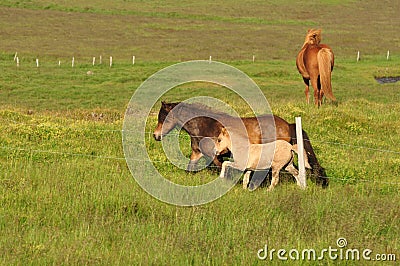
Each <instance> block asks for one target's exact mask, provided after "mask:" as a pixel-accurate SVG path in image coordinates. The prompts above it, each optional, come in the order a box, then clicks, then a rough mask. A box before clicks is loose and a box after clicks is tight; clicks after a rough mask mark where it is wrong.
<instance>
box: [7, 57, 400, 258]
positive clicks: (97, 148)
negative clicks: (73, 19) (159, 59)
mask: <svg viewBox="0 0 400 266" xmlns="http://www.w3.org/2000/svg"><path fill="white" fill-rule="evenodd" d="M232 63H233V65H235V66H236V67H238V68H240V69H242V70H243V71H245V72H246V73H248V74H249V75H250V77H252V78H253V79H254V80H255V81H256V82H258V83H259V84H260V87H261V89H262V90H263V92H264V93H265V95H266V96H267V98H268V100H269V102H270V104H271V106H272V109H273V111H274V113H276V114H278V115H280V116H282V117H284V118H285V119H287V120H288V121H291V122H292V121H293V120H294V116H297V115H301V116H302V118H303V125H304V128H305V130H306V131H307V132H308V133H309V135H310V138H311V140H312V143H313V145H314V148H315V151H316V154H317V156H318V158H319V159H320V161H321V164H322V166H324V167H325V168H326V170H327V174H328V176H329V177H330V178H331V180H330V187H329V188H328V189H326V190H323V189H320V188H318V187H316V186H315V185H314V184H313V183H311V182H310V181H308V188H307V190H305V191H301V190H299V189H298V188H297V187H296V185H295V184H294V183H292V182H291V181H290V178H288V176H286V175H284V174H283V177H282V183H281V184H280V185H279V186H278V187H277V189H276V190H275V191H274V192H273V193H267V192H266V190H265V189H263V188H260V189H258V190H256V191H255V192H252V193H250V192H248V191H244V190H243V189H242V188H241V186H239V185H237V186H236V187H234V188H233V189H232V190H231V191H229V192H228V193H227V194H226V195H225V196H223V197H222V198H220V199H218V200H216V201H214V202H212V203H210V204H207V205H204V206H198V207H177V206H171V205H167V204H165V203H162V202H159V201H158V200H156V199H154V198H152V197H151V196H150V195H148V194H146V193H145V192H144V191H143V190H142V189H141V188H140V187H139V186H138V185H137V184H136V182H135V181H134V179H133V178H132V176H131V174H130V172H129V170H128V168H127V167H126V164H125V161H124V158H123V152H122V148H121V132H120V130H121V127H122V121H123V113H124V108H125V106H126V104H127V101H128V100H129V98H130V96H131V94H132V93H133V92H134V90H135V87H136V86H138V85H139V83H140V82H141V81H142V80H144V79H145V78H146V77H147V76H148V75H149V74H150V73H149V72H151V71H156V70H157V68H159V67H160V68H161V67H163V66H164V65H165V64H163V63H159V64H158V63H157V64H149V65H137V66H135V67H132V66H131V65H129V64H128V63H126V64H120V65H116V66H115V67H114V68H111V69H110V68H109V67H104V66H103V67H101V66H97V68H94V70H93V71H94V74H93V75H92V76H87V75H86V69H88V68H87V66H82V67H78V68H76V69H70V68H66V67H65V68H61V69H59V68H57V67H43V68H41V69H39V70H37V69H36V68H35V67H31V68H30V67H24V68H20V69H16V68H15V67H13V66H7V67H5V68H4V77H5V78H4V79H3V88H6V89H5V90H3V91H2V94H3V95H5V96H6V97H1V98H0V99H1V101H2V106H3V107H2V109H1V112H0V119H1V124H0V125H1V126H0V130H1V132H2V134H1V137H0V146H1V149H0V167H1V171H0V172H1V175H0V177H1V178H0V180H1V186H0V188H1V193H0V195H1V202H2V204H1V209H0V218H1V219H0V221H1V222H0V230H1V236H2V237H1V238H0V241H1V245H0V246H1V248H0V252H1V254H2V256H1V258H2V263H4V264H9V263H15V264H17V263H23V264H63V263H68V264H137V263H141V264H176V263H178V264H196V265H197V264H243V263H245V264H258V263H264V262H265V261H260V260H259V259H258V258H257V251H258V250H259V249H261V248H263V247H264V246H265V244H268V246H269V247H270V248H271V249H272V248H275V249H279V248H283V249H286V250H290V249H292V248H296V249H299V250H302V249H307V248H313V249H315V250H322V249H324V248H328V247H329V246H332V247H335V245H336V240H337V239H338V238H339V237H345V238H346V239H347V241H348V247H349V248H358V249H365V248H370V249H372V250H373V251H374V252H375V253H395V254H396V253H397V254H398V251H399V238H398V234H397V233H396V232H398V230H399V229H400V228H399V226H400V224H399V223H398V218H399V212H398V209H399V208H398V207H399V205H398V202H399V199H400V198H399V196H400V194H399V182H400V180H399V179H398V176H399V174H400V168H399V167H398V165H399V160H398V152H399V149H398V147H397V146H396V144H397V143H398V142H399V137H398V136H399V134H398V133H399V132H398V130H399V128H400V125H399V124H398V123H399V122H398V121H397V113H398V111H399V105H398V101H397V100H396V99H398V98H396V97H398V95H399V94H398V93H399V86H398V84H387V85H378V84H377V83H376V84H375V81H374V80H373V77H374V75H377V74H376V73H379V72H380V71H381V70H382V69H386V68H387V69H388V71H396V70H395V66H396V62H393V61H389V62H387V61H382V60H377V59H373V60H372V59H371V60H370V61H367V60H365V61H364V62H362V63H361V62H359V63H356V62H355V61H353V60H347V61H339V62H338V63H337V68H336V69H335V71H334V74H333V75H334V80H333V84H334V85H333V87H334V93H335V95H336V96H337V98H338V99H339V106H338V107H336V106H332V105H329V104H325V105H323V106H322V107H321V108H319V109H317V108H315V107H314V106H312V105H310V106H309V105H306V104H305V99H304V95H303V92H302V91H303V86H302V85H301V82H299V79H300V77H299V75H297V73H296V71H295V69H293V66H292V62H286V61H282V62H274V61H273V62H258V63H255V64H252V63H250V62H232ZM133 69H134V70H135V71H132V70H133ZM260 69H263V70H260ZM348 69H353V71H352V72H351V73H349V72H348ZM340 76H341V78H339V77H340ZM7 79H8V80H7ZM283 79H284V80H285V82H283V83H282V82H281V80H283ZM9 84H12V85H9ZM63 84H64V85H63ZM11 87H12V88H11ZM77 88H79V89H77ZM110 88H113V91H112V93H111V92H109V89H110ZM348 88H354V90H353V91H354V94H352V93H351V90H350V89H348ZM74 91H76V92H79V93H78V94H76V93H74ZM222 92H223V93H222ZM383 92H385V93H383ZM202 93H205V94H207V95H209V96H215V97H220V98H223V99H224V97H225V98H226V99H227V100H228V101H230V103H231V104H232V106H234V107H236V108H238V109H239V110H240V109H241V106H240V99H239V98H236V97H237V96H235V95H233V94H232V95H231V96H229V97H227V96H226V95H227V94H226V93H227V92H224V90H223V89H222V88H221V87H215V86H214V85H211V86H209V85H207V84H186V85H183V86H181V87H179V88H176V89H173V90H172V91H170V92H169V93H168V95H166V96H165V98H166V99H167V100H170V101H173V100H184V99H185V98H190V97H193V96H196V95H200V94H202ZM28 95H29V96H28ZM43 98H45V99H46V100H45V101H41V99H43ZM88 99H90V100H88ZM13 100H14V101H13ZM96 101H98V102H96ZM62 102H67V103H70V104H65V105H62V104H58V103H62ZM10 103H12V104H10ZM158 108H159V106H155V107H154V113H153V115H152V116H151V117H149V120H148V125H147V128H146V131H147V132H149V134H148V139H147V145H148V152H149V154H150V157H151V158H157V160H156V161H159V162H162V161H164V162H165V163H158V165H157V163H156V165H157V167H159V169H160V171H162V172H163V174H165V176H169V177H171V179H172V180H173V181H174V182H177V183H181V184H188V185H195V184H201V183H203V182H204V181H205V180H212V179H213V178H216V177H217V176H218V174H217V172H215V171H213V170H212V169H211V170H203V171H201V172H199V173H197V174H187V173H186V172H185V171H183V170H180V169H177V168H176V167H174V166H172V165H170V164H169V163H168V160H167V159H166V158H164V154H163V151H162V146H161V143H159V142H155V141H154V140H152V136H151V132H152V130H153V128H154V126H155V125H156V112H157V110H158ZM29 110H31V111H33V114H32V113H29V114H28V111H29ZM242 111H244V109H243V110H242ZM181 141H182V149H183V152H184V153H185V154H186V155H187V156H188V155H189V153H190V149H189V139H188V138H187V136H185V135H182V137H181ZM206 182H207V181H206ZM275 262H278V261H277V259H276V258H275ZM300 263H301V262H300ZM323 263H330V261H329V259H325V260H324V262H323ZM346 263H348V262H346ZM350 263H352V262H350ZM354 263H355V264H357V262H354Z"/></svg>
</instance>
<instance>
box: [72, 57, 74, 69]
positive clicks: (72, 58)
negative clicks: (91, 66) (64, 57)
mask: <svg viewBox="0 0 400 266" xmlns="http://www.w3.org/2000/svg"><path fill="white" fill-rule="evenodd" d="M74 65H75V57H72V67H74Z"/></svg>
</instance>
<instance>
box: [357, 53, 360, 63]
mask: <svg viewBox="0 0 400 266" xmlns="http://www.w3.org/2000/svg"><path fill="white" fill-rule="evenodd" d="M358 61H360V51H358V52H357V62H358Z"/></svg>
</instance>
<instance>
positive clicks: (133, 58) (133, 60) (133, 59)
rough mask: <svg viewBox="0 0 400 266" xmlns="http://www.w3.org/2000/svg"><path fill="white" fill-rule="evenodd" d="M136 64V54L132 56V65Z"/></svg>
mask: <svg viewBox="0 0 400 266" xmlns="http://www.w3.org/2000/svg"><path fill="white" fill-rule="evenodd" d="M134 64H135V56H132V65H134Z"/></svg>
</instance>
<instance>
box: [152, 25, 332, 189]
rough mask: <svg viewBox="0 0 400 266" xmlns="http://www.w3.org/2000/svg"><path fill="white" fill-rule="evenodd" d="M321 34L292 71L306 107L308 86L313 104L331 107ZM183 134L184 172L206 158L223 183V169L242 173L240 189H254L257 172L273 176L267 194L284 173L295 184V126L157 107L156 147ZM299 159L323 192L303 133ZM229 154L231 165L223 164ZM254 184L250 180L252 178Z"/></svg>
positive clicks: (186, 107)
mask: <svg viewBox="0 0 400 266" xmlns="http://www.w3.org/2000/svg"><path fill="white" fill-rule="evenodd" d="M320 41H321V30H314V29H311V30H309V31H308V32H307V35H306V39H305V42H304V44H303V47H302V49H301V50H300V52H299V54H298V56H297V59H296V65H297V68H298V70H299V72H300V74H301V75H302V76H303V80H304V83H305V84H306V90H305V94H306V100H307V102H309V82H310V81H311V85H312V86H313V88H314V103H315V105H316V106H318V107H319V106H320V105H321V104H322V97H323V96H324V95H326V96H327V98H329V99H331V100H332V101H336V99H335V97H334V96H333V93H332V86H331V71H332V69H333V65H334V55H333V52H332V50H331V49H330V48H329V47H328V46H327V45H324V44H320ZM176 127H178V128H182V129H183V130H184V131H186V132H187V133H188V134H189V136H190V140H191V148H192V152H191V155H190V160H189V163H188V165H187V168H186V170H187V171H196V170H197V163H198V162H199V160H200V158H202V157H203V156H206V157H208V158H211V159H212V163H213V164H214V165H215V166H216V167H218V168H221V173H220V176H221V177H225V175H226V168H227V167H233V168H237V169H239V170H241V171H245V175H244V178H243V187H244V188H249V189H254V188H255V187H256V185H254V183H253V184H252V183H251V182H253V180H250V173H251V172H253V171H255V173H256V172H257V171H258V170H267V169H268V168H271V170H272V181H271V185H270V186H269V188H268V190H272V189H273V188H274V187H275V186H276V185H277V183H278V181H279V171H280V170H281V169H282V168H283V167H285V170H287V171H288V172H289V173H291V174H292V175H293V176H294V177H295V178H296V180H297V184H298V185H300V186H301V183H300V182H299V180H298V170H297V169H296V168H295V167H294V165H293V156H294V152H297V145H296V143H297V141H296V125H295V124H290V123H288V122H287V121H285V120H284V119H282V118H281V117H279V116H276V115H270V114H266V115H261V116H257V117H234V116H231V115H229V114H227V113H224V112H220V111H215V110H213V109H211V108H209V107H207V106H204V105H201V104H196V103H192V104H191V103H185V102H175V103H167V102H162V103H161V108H160V110H159V113H158V123H157V126H156V128H155V130H154V132H153V136H154V138H155V140H157V141H161V140H162V138H163V137H164V136H165V135H167V134H168V133H169V132H170V131H171V130H172V129H174V128H176ZM302 133H303V144H304V149H305V151H304V153H305V154H304V155H305V156H304V158H305V164H306V168H309V169H310V170H311V180H312V181H314V182H315V183H316V184H317V185H320V186H322V187H323V188H326V187H327V186H328V184H329V180H328V179H327V178H326V174H325V170H324V168H322V167H321V165H320V164H319V162H318V159H317V157H316V155H315V153H314V150H313V147H312V145H311V142H310V139H309V137H308V135H307V133H306V132H305V131H304V130H303V132H302ZM229 154H231V155H232V157H233V162H231V161H224V157H226V156H228V155H229ZM252 179H253V178H252Z"/></svg>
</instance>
